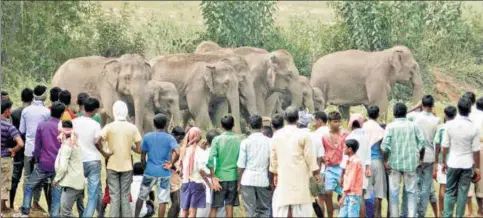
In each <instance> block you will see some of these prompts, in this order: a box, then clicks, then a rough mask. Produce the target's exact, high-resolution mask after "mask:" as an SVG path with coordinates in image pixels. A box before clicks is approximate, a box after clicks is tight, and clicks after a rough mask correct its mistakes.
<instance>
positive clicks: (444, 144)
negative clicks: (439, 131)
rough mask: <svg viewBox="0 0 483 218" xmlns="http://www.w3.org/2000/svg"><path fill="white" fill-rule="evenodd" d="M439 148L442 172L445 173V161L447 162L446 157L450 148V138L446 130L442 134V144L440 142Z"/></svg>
mask: <svg viewBox="0 0 483 218" xmlns="http://www.w3.org/2000/svg"><path fill="white" fill-rule="evenodd" d="M441 146H442V147H443V155H442V158H443V160H442V162H443V172H444V173H446V168H447V163H446V160H448V158H447V155H448V151H449V148H450V136H449V134H448V130H447V129H446V130H445V131H444V133H443V142H441Z"/></svg>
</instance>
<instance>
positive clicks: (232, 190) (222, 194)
mask: <svg viewBox="0 0 483 218" xmlns="http://www.w3.org/2000/svg"><path fill="white" fill-rule="evenodd" d="M220 186H221V190H220V191H215V192H213V200H212V201H211V202H212V203H211V208H219V207H224V206H225V205H231V206H238V205H240V202H239V199H238V190H237V186H238V182H237V181H228V182H220Z"/></svg>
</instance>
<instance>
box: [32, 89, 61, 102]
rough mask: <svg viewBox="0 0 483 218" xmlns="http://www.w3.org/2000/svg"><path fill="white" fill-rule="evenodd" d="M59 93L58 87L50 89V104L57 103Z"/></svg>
mask: <svg viewBox="0 0 483 218" xmlns="http://www.w3.org/2000/svg"><path fill="white" fill-rule="evenodd" d="M60 92H62V89H61V88H59V87H53V88H51V89H50V102H52V103H54V102H56V101H58V100H59V93H60ZM36 95H37V94H36Z"/></svg>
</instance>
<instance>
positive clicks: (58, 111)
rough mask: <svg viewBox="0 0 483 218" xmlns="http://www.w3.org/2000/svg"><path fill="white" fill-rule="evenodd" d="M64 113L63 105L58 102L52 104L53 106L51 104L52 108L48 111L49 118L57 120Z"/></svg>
mask: <svg viewBox="0 0 483 218" xmlns="http://www.w3.org/2000/svg"><path fill="white" fill-rule="evenodd" d="M64 111H65V105H64V104H62V103H60V102H54V104H52V108H51V109H50V116H51V117H54V118H57V119H60V117H62V114H63V113H64Z"/></svg>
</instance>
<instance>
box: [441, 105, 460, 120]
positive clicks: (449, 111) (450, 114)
mask: <svg viewBox="0 0 483 218" xmlns="http://www.w3.org/2000/svg"><path fill="white" fill-rule="evenodd" d="M456 113H457V110H456V107H454V106H447V107H446V108H444V120H445V122H446V121H450V120H453V119H454V118H455V117H456Z"/></svg>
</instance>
